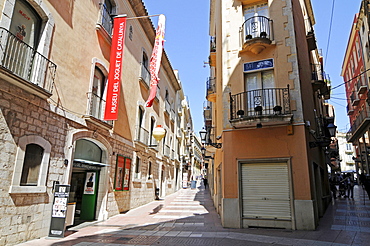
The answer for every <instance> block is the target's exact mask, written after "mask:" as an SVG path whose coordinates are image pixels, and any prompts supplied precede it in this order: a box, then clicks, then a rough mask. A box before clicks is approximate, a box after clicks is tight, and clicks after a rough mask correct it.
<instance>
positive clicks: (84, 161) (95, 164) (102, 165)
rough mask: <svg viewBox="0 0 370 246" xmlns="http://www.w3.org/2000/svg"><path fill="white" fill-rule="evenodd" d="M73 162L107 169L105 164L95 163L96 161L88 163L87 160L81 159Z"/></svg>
mask: <svg viewBox="0 0 370 246" xmlns="http://www.w3.org/2000/svg"><path fill="white" fill-rule="evenodd" d="M73 162H79V163H84V164H88V165H93V166H101V167H108V166H109V165H108V164H106V163H101V162H96V161H89V160H83V159H73Z"/></svg>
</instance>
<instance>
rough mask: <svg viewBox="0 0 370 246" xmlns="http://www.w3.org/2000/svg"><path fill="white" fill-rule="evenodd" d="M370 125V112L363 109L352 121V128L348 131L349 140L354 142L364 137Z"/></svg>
mask: <svg viewBox="0 0 370 246" xmlns="http://www.w3.org/2000/svg"><path fill="white" fill-rule="evenodd" d="M369 127H370V113H369V112H368V111H367V110H366V109H365V110H361V111H360V112H359V114H358V116H357V118H356V119H355V120H354V121H353V122H351V128H350V130H349V131H348V132H347V141H348V142H354V141H356V139H358V138H360V137H362V135H363V134H365V132H366V131H367V130H368V129H369Z"/></svg>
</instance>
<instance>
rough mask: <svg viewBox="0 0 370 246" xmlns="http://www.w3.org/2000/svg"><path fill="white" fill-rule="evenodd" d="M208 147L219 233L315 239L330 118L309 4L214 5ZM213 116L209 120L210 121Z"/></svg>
mask: <svg viewBox="0 0 370 246" xmlns="http://www.w3.org/2000/svg"><path fill="white" fill-rule="evenodd" d="M210 10H211V11H210V13H211V18H210V36H211V37H212V38H211V53H210V80H209V81H208V83H207V95H206V97H207V100H208V102H207V107H206V108H205V116H207V117H205V130H206V132H207V137H206V139H205V145H206V149H207V154H206V156H209V157H211V158H208V159H207V161H208V174H209V176H210V177H209V180H211V181H210V186H211V191H212V194H213V199H214V203H215V206H216V208H217V210H218V212H219V214H220V216H221V220H222V224H223V226H224V227H232V228H245V227H276V228H289V229H301V230H314V229H315V228H316V226H317V225H318V222H319V218H320V216H322V215H323V214H324V212H325V209H326V207H327V205H328V203H329V201H330V193H329V186H328V172H327V164H328V163H326V156H325V150H327V148H328V146H329V144H330V142H331V139H330V137H331V136H330V134H329V131H328V130H329V128H328V127H327V126H328V125H330V123H334V118H333V117H329V114H328V112H327V110H326V108H325V107H324V102H325V100H327V99H329V96H330V95H329V88H330V85H329V82H328V80H327V79H326V76H325V73H324V71H323V69H322V58H321V57H320V55H319V53H318V50H317V47H316V40H315V36H314V30H313V25H314V23H315V19H314V15H313V12H312V7H311V4H310V1H303V0H302V1H299V0H284V1H276V0H268V1H267V0H266V1H253V0H244V1H231V0H226V1H221V0H214V1H211V7H210ZM209 112H211V113H209Z"/></svg>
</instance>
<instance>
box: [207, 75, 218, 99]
mask: <svg viewBox="0 0 370 246" xmlns="http://www.w3.org/2000/svg"><path fill="white" fill-rule="evenodd" d="M206 98H207V100H208V101H210V102H216V78H214V77H209V78H208V80H207V84H206Z"/></svg>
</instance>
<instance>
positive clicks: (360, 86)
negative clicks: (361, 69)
mask: <svg viewBox="0 0 370 246" xmlns="http://www.w3.org/2000/svg"><path fill="white" fill-rule="evenodd" d="M356 89H357V94H358V95H360V94H365V93H366V92H367V84H366V79H365V74H363V75H361V77H360V79H359V80H358V81H357V83H356Z"/></svg>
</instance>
